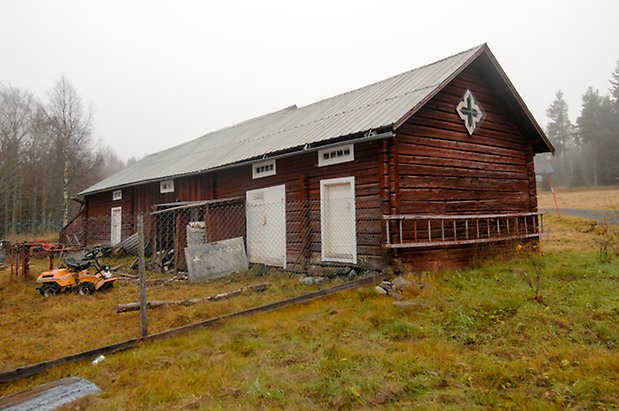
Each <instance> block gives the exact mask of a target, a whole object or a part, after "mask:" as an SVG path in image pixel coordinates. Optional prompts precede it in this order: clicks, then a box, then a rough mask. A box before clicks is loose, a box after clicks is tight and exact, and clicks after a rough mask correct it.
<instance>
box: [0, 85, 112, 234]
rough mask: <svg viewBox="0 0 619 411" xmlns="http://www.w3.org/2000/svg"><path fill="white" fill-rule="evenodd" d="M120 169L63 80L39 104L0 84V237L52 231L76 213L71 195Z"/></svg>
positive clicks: (29, 95)
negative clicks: (95, 135)
mask: <svg viewBox="0 0 619 411" xmlns="http://www.w3.org/2000/svg"><path fill="white" fill-rule="evenodd" d="M123 167H124V163H123V161H121V160H120V159H119V158H118V157H117V156H116V154H115V153H114V151H113V150H112V149H111V148H109V147H105V146H103V145H102V144H101V143H100V142H98V141H96V139H95V138H94V137H93V115H92V110H88V109H86V108H85V107H84V105H83V103H82V100H81V98H80V96H79V95H78V93H77V91H76V90H75V88H74V87H73V86H72V85H71V83H70V82H69V81H68V80H67V79H66V78H65V77H64V76H63V77H61V78H60V79H59V80H58V81H57V82H56V83H55V84H54V85H53V87H52V88H51V89H50V90H49V91H48V93H47V96H46V99H44V100H41V99H39V98H37V97H36V96H34V95H33V94H32V93H31V92H29V91H27V90H22V89H19V88H15V87H12V86H10V85H0V193H1V195H0V238H4V237H7V236H10V235H11V234H16V233H20V232H29V233H38V232H44V231H50V230H58V229H59V228H61V227H63V226H64V225H66V224H67V223H68V222H69V220H70V218H72V216H74V215H75V214H76V213H77V212H78V210H79V206H80V204H79V203H78V202H77V201H74V200H72V197H73V196H74V195H75V194H76V193H78V192H79V191H81V190H83V189H85V188H87V187H89V186H90V185H92V184H94V183H96V182H97V181H99V180H100V179H102V178H104V177H106V176H108V175H110V174H111V173H113V172H115V171H117V170H120V169H121V168H123Z"/></svg>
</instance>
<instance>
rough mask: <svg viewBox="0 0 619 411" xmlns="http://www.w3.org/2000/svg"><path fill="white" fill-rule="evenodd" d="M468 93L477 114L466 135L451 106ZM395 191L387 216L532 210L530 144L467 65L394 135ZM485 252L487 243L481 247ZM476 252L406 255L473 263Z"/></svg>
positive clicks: (422, 260) (422, 262) (431, 261)
mask: <svg viewBox="0 0 619 411" xmlns="http://www.w3.org/2000/svg"><path fill="white" fill-rule="evenodd" d="M467 89H469V90H471V92H472V93H473V95H474V96H475V98H476V100H477V101H478V102H479V103H480V105H481V107H482V110H483V111H484V113H485V118H484V120H483V122H482V124H481V126H480V127H479V128H478V129H477V131H476V132H475V133H474V134H473V135H472V136H471V135H469V134H468V132H467V131H466V128H465V125H464V122H463V121H462V120H461V119H460V117H459V116H458V113H457V112H456V107H457V105H458V103H459V102H460V101H461V99H462V97H463V95H464V93H465V92H466V90H467ZM396 134H397V152H398V161H397V166H398V174H399V193H398V194H397V199H396V202H395V206H394V207H392V213H400V214H484V213H508V212H528V211H536V210H537V200H536V190H535V172H534V168H533V149H532V144H531V142H529V141H528V140H527V138H526V136H524V135H522V134H521V132H520V131H519V128H518V126H517V123H516V120H515V119H514V118H513V117H512V116H511V115H510V113H509V112H508V111H507V108H506V106H505V105H504V103H502V101H501V100H500V98H499V97H498V96H497V95H496V94H495V93H494V92H493V90H492V89H491V88H490V87H489V86H488V85H487V84H486V82H485V81H484V78H483V75H482V73H481V71H480V70H479V69H478V68H476V67H475V66H474V65H473V66H471V67H469V68H468V69H467V70H465V71H464V72H463V73H461V74H460V75H459V76H458V77H457V78H456V79H455V80H453V81H452V82H451V83H450V84H449V85H448V86H447V87H446V88H445V89H443V90H442V91H441V92H440V93H439V94H438V95H436V96H435V97H434V98H433V99H432V100H431V101H429V102H428V103H427V104H426V105H425V106H424V107H423V108H422V109H421V110H420V111H419V112H417V113H416V114H415V115H414V116H413V117H412V118H411V119H409V120H408V121H407V122H406V123H404V124H403V125H402V126H401V127H399V128H398V129H397V130H396ZM485 248H486V249H487V248H488V246H486V247H485ZM479 250H480V247H475V246H468V247H459V249H457V250H456V249H454V248H450V249H445V250H433V251H431V252H426V251H422V252H419V251H417V252H413V251H410V250H409V251H406V252H404V253H403V255H404V256H405V257H406V259H407V260H409V261H411V262H413V263H414V264H416V265H418V266H419V267H428V266H432V267H434V268H436V264H437V262H441V264H443V266H445V267H457V266H462V265H465V264H470V263H471V261H472V259H479V258H480V254H479Z"/></svg>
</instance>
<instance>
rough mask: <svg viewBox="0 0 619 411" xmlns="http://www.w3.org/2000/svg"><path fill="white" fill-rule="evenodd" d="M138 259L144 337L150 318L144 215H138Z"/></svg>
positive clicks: (141, 323)
mask: <svg viewBox="0 0 619 411" xmlns="http://www.w3.org/2000/svg"><path fill="white" fill-rule="evenodd" d="M138 259H139V271H140V328H141V330H142V337H146V336H147V335H148V319H147V317H146V273H145V271H146V268H145V264H144V216H143V215H142V214H140V215H138Z"/></svg>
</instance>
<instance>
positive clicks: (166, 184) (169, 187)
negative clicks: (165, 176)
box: [159, 180, 174, 193]
mask: <svg viewBox="0 0 619 411" xmlns="http://www.w3.org/2000/svg"><path fill="white" fill-rule="evenodd" d="M159 191H160V192H162V193H173V192H174V180H163V181H160V182H159Z"/></svg>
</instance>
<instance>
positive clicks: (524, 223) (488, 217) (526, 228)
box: [383, 213, 544, 248]
mask: <svg viewBox="0 0 619 411" xmlns="http://www.w3.org/2000/svg"><path fill="white" fill-rule="evenodd" d="M383 220H384V221H385V230H386V234H387V240H386V244H384V246H385V247H386V248H421V247H438V246H452V245H463V244H479V243H489V242H497V241H511V240H513V241H518V240H524V239H527V238H535V237H539V235H540V234H541V233H543V232H544V219H543V214H542V213H507V214H473V215H415V214H399V215H383Z"/></svg>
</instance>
